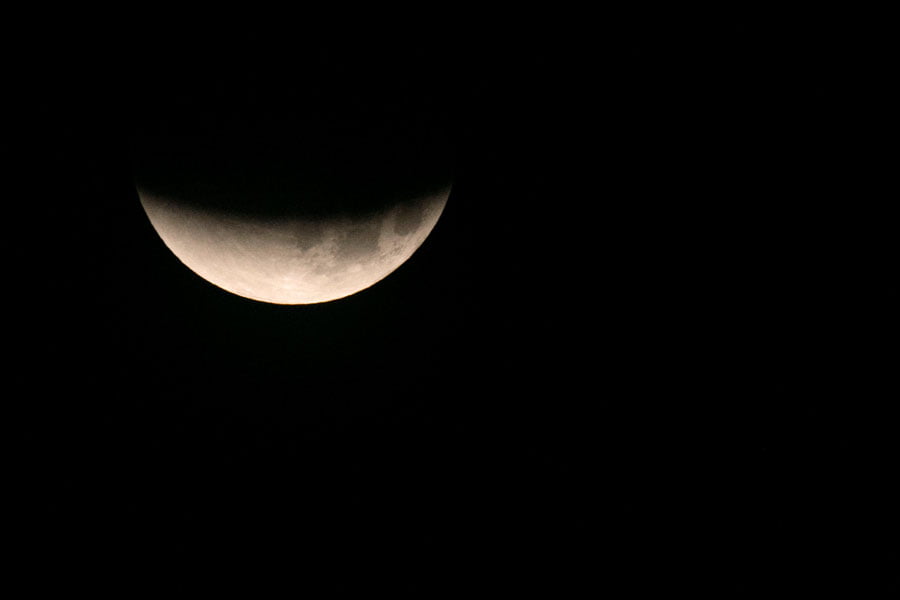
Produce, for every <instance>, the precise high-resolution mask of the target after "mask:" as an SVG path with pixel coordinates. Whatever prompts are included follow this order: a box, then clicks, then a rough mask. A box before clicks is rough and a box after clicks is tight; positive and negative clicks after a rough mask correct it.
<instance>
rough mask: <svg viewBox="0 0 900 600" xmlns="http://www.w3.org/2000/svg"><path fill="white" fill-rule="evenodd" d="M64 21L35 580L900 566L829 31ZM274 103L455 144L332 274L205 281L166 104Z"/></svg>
mask: <svg viewBox="0 0 900 600" xmlns="http://www.w3.org/2000/svg"><path fill="white" fill-rule="evenodd" d="M78 16H79V17H80V18H84V17H85V15H78ZM376 17H377V19H376ZM408 19H412V20H411V21H410V20H408ZM65 21H66V20H65V19H60V21H59V24H57V25H55V26H53V27H49V28H42V29H41V30H40V32H39V33H35V35H34V36H24V37H27V38H28V40H29V41H28V42H27V43H25V42H23V43H21V44H8V49H7V53H6V59H7V62H8V66H9V68H8V70H7V75H6V81H7V82H8V83H9V85H8V86H7V88H6V89H7V94H8V96H9V97H10V98H11V99H12V100H13V104H12V108H11V109H10V110H9V113H8V114H9V116H10V121H11V122H12V127H11V130H12V132H13V134H14V135H12V136H8V137H7V140H8V142H7V144H6V150H7V151H8V153H9V158H10V159H11V160H10V161H7V164H9V165H11V167H12V168H11V173H12V179H13V182H14V183H13V184H12V186H11V187H10V188H9V190H10V191H9V194H10V196H9V199H8V201H7V205H8V206H9V207H10V209H11V210H12V212H11V213H10V214H11V215H12V217H11V218H10V219H9V221H8V222H7V239H8V240H10V241H12V242H13V243H12V244H10V250H9V253H8V255H7V256H8V263H7V264H8V266H9V272H8V281H9V283H10V290H9V291H8V296H9V297H11V298H12V300H13V302H12V307H11V308H10V309H9V311H8V313H7V318H8V323H7V331H8V336H7V343H8V345H9V353H8V356H11V357H12V360H11V362H10V363H9V366H10V372H11V375H10V376H9V378H8V388H7V390H8V391H7V398H8V404H9V405H10V407H11V408H12V414H11V418H10V419H9V420H8V421H7V423H8V425H9V427H10V429H11V430H12V431H11V432H10V433H11V435H10V438H11V439H12V440H13V451H12V453H11V455H10V458H11V462H12V463H13V466H12V469H11V485H10V490H11V492H10V493H11V495H13V496H14V498H15V499H17V500H20V501H21V502H18V503H17V504H16V506H17V508H16V509H15V511H13V512H11V513H10V521H12V524H13V525H14V527H13V528H14V529H15V530H16V532H21V535H18V536H16V537H15V540H16V542H15V549H16V552H15V554H16V555H17V556H18V557H19V563H20V564H22V565H23V566H28V567H36V574H35V575H34V576H33V577H31V578H30V579H29V581H30V582H32V584H33V585H35V586H37V587H43V586H45V585H54V586H56V585H59V586H62V587H63V588H65V587H67V586H70V585H84V584H86V585H90V586H92V587H93V586H100V587H106V586H113V587H116V588H117V589H126V590H128V589H143V588H145V587H154V588H157V587H159V588H162V589H167V590H177V589H191V590H205V589H208V588H210V587H220V586H221V587H224V588H226V589H231V588H235V587H245V588H246V589H248V590H257V591H258V590H260V589H262V588H264V587H265V588H269V587H274V588H279V589H281V590H286V591H288V592H291V593H297V592H299V593H302V592H306V591H311V590H320V589H325V590H331V591H341V590H366V591H369V590H388V591H395V592H396V591H407V590H413V591H420V592H426V591H427V592H432V591H433V590H447V589H450V590H455V591H464V590H465V591H473V590H485V591H495V592H496V591H507V590H539V591H541V592H543V593H563V592H565V591H568V590H595V591H598V592H601V593H602V592H610V593H620V592H622V591H626V592H630V593H641V592H643V591H646V590H651V589H652V590H665V589H682V590H711V591H714V592H718V593H723V594H725V595H727V596H738V597H744V596H747V597H756V596H758V595H759V594H761V593H764V592H768V591H769V590H772V589H775V588H778V589H791V590H795V591H796V590H805V589H811V588H819V587H821V588H823V589H828V588H836V587H845V588H846V589H848V590H850V589H852V590H858V589H861V588H865V587H873V588H877V589H886V588H885V585H888V586H889V585H893V586H894V588H896V577H895V569H896V562H897V550H896V542H891V541H890V532H892V531H893V530H894V526H895V525H896V518H895V517H893V516H891V515H892V511H891V510H890V508H891V506H892V502H891V498H892V497H891V496H890V494H889V493H888V489H889V488H890V485H889V484H890V473H891V471H890V468H889V466H890V464H891V459H892V458H893V457H895V456H896V442H895V440H894V439H893V435H892V434H891V430H892V427H891V421H890V419H889V416H890V410H889V408H888V407H889V406H890V403H891V402H892V398H891V396H890V394H888V393H886V392H885V391H884V388H881V387H880V386H878V385H876V384H875V383H874V382H875V381H876V377H875V375H876V374H878V373H880V372H881V371H882V370H883V369H886V368H888V367H890V366H891V361H890V356H891V355H890V354H889V353H883V352H880V351H879V350H878V348H880V345H879V344H880V342H879V341H878V340H887V339H889V334H890V332H891V331H895V326H896V317H888V316H887V315H889V314H890V311H889V310H888V309H889V307H890V306H891V304H892V302H895V301H896V298H897V289H896V285H892V284H889V283H887V284H883V283H881V281H883V280H881V279H877V278H874V279H872V278H866V277H865V276H863V275H862V274H858V277H857V280H855V281H856V282H857V283H858V284H859V285H860V286H865V287H854V288H853V289H858V290H863V289H864V290H865V291H859V294H860V295H863V296H864V302H865V304H866V305H867V307H868V308H867V309H866V310H865V311H863V312H851V311H850V309H849V308H846V307H847V306H848V304H846V303H845V300H847V299H848V298H849V297H850V296H851V295H853V294H848V293H847V288H848V286H853V285H856V284H854V283H847V284H846V285H844V284H839V283H837V282H836V279H835V276H834V274H835V273H836V272H843V271H845V270H848V269H849V270H853V267H854V265H852V264H849V263H850V260H849V259H848V258H847V255H846V254H845V253H844V247H845V245H849V241H848V240H849V238H850V237H851V233H850V232H849V231H848V229H850V228H852V227H853V226H854V225H851V224H850V223H847V222H844V223H843V225H842V226H840V227H836V226H835V223H836V222H840V215H841V214H843V213H842V210H843V207H844V202H845V199H846V195H845V190H844V188H842V187H841V183H842V181H841V178H840V175H839V173H838V172H836V171H835V169H834V168H833V163H832V161H833V159H834V155H833V152H834V148H835V147H836V146H838V145H839V143H838V142H837V138H838V136H839V135H840V133H841V131H840V127H841V126H840V125H839V124H837V123H835V121H834V120H833V119H832V115H834V114H835V113H834V109H835V105H836V104H837V102H836V98H837V92H838V91H839V89H838V88H839V87H840V86H839V85H838V84H837V83H836V75H835V71H836V70H841V69H844V68H846V66H847V65H846V64H843V63H842V62H841V58H840V57H841V53H840V52H839V51H836V50H835V48H836V47H837V42H835V40H834V39H830V38H828V37H827V36H825V38H824V39H818V38H817V39H815V40H808V41H804V42H803V43H800V42H799V41H797V38H796V37H792V36H788V40H794V41H795V43H788V44H784V43H783V40H781V43H780V45H778V46H777V49H776V41H775V35H774V34H768V33H767V34H763V33H762V31H761V30H758V29H756V28H754V27H750V26H749V25H747V24H745V23H742V22H735V21H728V20H724V22H723V23H720V24H718V26H717V27H715V28H712V29H710V28H701V29H704V31H703V33H704V34H705V35H704V36H702V37H701V36H699V35H693V34H691V35H688V34H686V33H685V34H678V33H677V32H678V31H679V30H678V29H677V28H673V27H667V26H666V25H665V23H662V24H659V23H657V24H656V26H654V27H652V28H651V27H648V26H647V23H646V22H645V21H643V20H639V21H637V22H628V23H627V24H626V23H623V22H619V21H616V20H615V19H611V18H607V19H605V20H604V19H601V20H600V22H597V23H595V22H588V21H582V19H579V18H575V17H574V16H573V17H571V18H566V19H561V20H551V19H549V18H546V19H545V18H543V17H542V16H540V15H532V16H531V18H530V19H525V18H523V17H521V15H519V16H512V15H504V16H502V17H494V18H490V19H489V18H487V16H486V15H481V16H478V17H477V18H476V16H467V17H465V18H461V17H453V16H452V15H445V16H443V17H442V18H437V17H434V16H430V15H429V16H426V15H416V16H413V17H409V16H408V15H406V16H404V17H403V18H402V19H401V18H400V17H399V16H396V17H391V16H386V15H385V14H383V13H378V14H377V15H357V17H356V18H355V19H354V20H353V21H354V23H355V25H352V26H349V25H343V24H342V25H340V26H335V25H334V23H343V21H341V20H337V21H334V20H331V21H329V20H327V19H324V18H322V17H319V16H316V15H312V14H305V13H303V14H301V15H300V16H297V15H292V16H287V15H285V16H284V17H277V16H270V17H266V18H265V19H263V20H262V21H261V22H260V23H249V22H244V21H243V20H237V21H232V22H229V23H227V24H226V23H225V22H219V21H213V20H210V19H187V18H183V16H177V17H176V16H174V14H173V13H165V14H160V15H157V16H152V15H142V16H141V17H140V18H133V17H132V18H130V19H123V21H122V22H121V23H119V24H118V25H115V26H100V25H94V26H91V27H87V28H76V27H70V26H68V25H66V23H65ZM385 21H387V22H388V24H387V25H385V24H384V22H385ZM276 23H277V24H276ZM328 23H331V25H330V26H329V25H328ZM375 23H377V24H378V26H377V27H376V26H375V25H374V24H375ZM410 23H418V26H413V25H411V24H410ZM438 23H440V25H438ZM711 30H712V31H714V32H715V34H714V35H709V33H710V31H711ZM411 32H412V33H411ZM14 39H15V38H14ZM284 116H288V117H289V118H292V119H310V120H311V121H312V122H317V123H319V122H326V121H327V122H328V123H329V124H331V125H330V126H332V125H333V126H336V127H340V126H341V124H342V123H353V124H354V126H355V125H356V124H358V123H360V122H378V123H385V122H387V123H394V122H396V120H397V119H400V120H402V121H403V122H404V123H406V124H407V125H406V126H410V127H414V128H415V127H422V128H429V127H437V128H440V129H441V130H442V131H445V132H449V133H450V137H451V139H452V142H453V143H452V147H453V151H454V153H455V165H454V169H455V173H456V175H455V182H454V187H453V191H452V194H451V197H450V200H449V202H448V204H447V208H446V210H445V212H444V214H443V216H442V217H441V220H440V221H439V222H438V225H437V226H436V228H435V230H434V231H433V232H432V234H431V236H430V237H429V238H428V240H427V241H426V242H425V244H424V245H423V246H422V247H421V248H420V249H419V251H418V252H417V253H416V254H415V255H414V256H413V257H412V258H411V259H410V260H409V261H408V262H407V263H406V264H404V265H403V266H402V267H401V268H400V269H398V270H397V271H396V272H395V273H394V274H392V275H391V276H389V277H388V278H386V279H385V280H383V281H382V282H380V283H378V284H377V285H375V286H373V287H372V288H370V289H367V290H365V291H363V292H360V293H359V294H356V295H354V296H351V297H349V298H346V299H343V300H340V301H336V302H332V303H326V304H322V305H312V306H299V307H286V306H277V305H269V304H263V303H257V302H253V301H250V300H247V299H243V298H240V297H237V296H233V295H230V294H228V293H226V292H224V291H222V290H220V289H218V288H216V287H214V286H212V285H210V284H209V283H207V282H205V281H204V280H202V279H201V278H199V277H197V276H196V275H194V274H193V273H191V272H190V271H189V270H187V269H186V268H185V267H184V266H183V265H181V263H179V262H178V260H177V259H176V258H175V257H174V256H173V255H172V254H171V253H170V252H169V251H168V250H167V249H166V248H165V246H164V245H163V244H162V242H161V240H160V239H159V238H158V237H157V236H156V234H155V232H154V231H153V229H152V227H151V226H150V224H149V222H148V220H147V219H146V216H145V215H144V213H143V211H142V209H141V206H140V203H139V201H138V198H137V194H136V192H135V190H134V187H133V183H132V179H131V170H130V169H131V167H130V162H129V153H130V151H131V149H132V147H133V144H134V140H135V139H137V133H138V132H140V131H146V130H154V131H158V130H165V129H166V128H174V129H178V128H184V127H189V128H196V129H197V130H199V131H201V132H202V131H216V130H218V129H220V128H222V127H229V126H235V124H241V123H245V122H247V121H248V120H255V119H260V118H269V117H272V118H276V117H284ZM826 124H828V125H827V126H826ZM836 215H837V216H838V219H837V221H835V220H832V218H833V217H834V216H836ZM876 220H877V219H876ZM864 224H865V223H864ZM879 231H880V230H879ZM865 237H868V238H869V242H870V243H873V244H874V246H873V247H872V251H871V252H872V254H871V256H874V255H876V254H877V255H878V256H885V255H887V256H891V255H895V251H896V247H895V245H894V244H893V243H892V242H890V241H889V238H886V237H882V236H880V235H879V234H878V233H877V231H876V230H874V229H873V230H872V233H871V235H867V236H865ZM892 253H894V254H892ZM873 283H874V285H873ZM841 307H844V308H843V309H842V308H841ZM848 314H850V315H851V316H850V318H848ZM873 324H874V325H873ZM873 326H875V327H877V330H878V331H879V334H878V335H877V336H875V338H877V340H876V339H875V338H866V339H867V340H868V341H857V342H850V341H848V340H849V338H848V337H847V336H851V335H853V334H858V333H866V334H869V332H871V331H872V327H873ZM848 346H849V347H853V348H856V349H857V351H856V352H855V353H854V356H853V357H852V359H853V360H849V359H848V360H835V359H836V357H837V356H838V355H839V354H840V353H841V352H842V351H846V349H847V348H848ZM857 362H859V363H862V364H863V365H864V366H863V367H861V370H856V367H857V366H858V365H857ZM876 540H877V541H876ZM205 565H211V568H209V569H208V568H207V567H206V566H205ZM260 567H261V568H262V570H258V568H260Z"/></svg>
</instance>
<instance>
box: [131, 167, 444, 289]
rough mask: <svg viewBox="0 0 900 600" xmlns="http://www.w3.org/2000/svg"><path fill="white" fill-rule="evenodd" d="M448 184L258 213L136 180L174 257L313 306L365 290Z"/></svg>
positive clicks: (408, 250)
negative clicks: (367, 200)
mask: <svg viewBox="0 0 900 600" xmlns="http://www.w3.org/2000/svg"><path fill="white" fill-rule="evenodd" d="M449 193H450V184H449V183H447V184H446V185H445V186H443V187H441V188H440V189H438V190H431V191H429V192H428V193H426V194H422V195H420V196H418V197H414V198H411V199H410V198H405V199H403V201H399V202H396V203H393V204H391V205H388V206H383V207H382V208H381V209H379V210H377V211H374V212H370V213H369V214H358V213H357V214H352V213H351V214H333V215H317V216H315V217H310V216H302V215H301V216H298V215H285V216H262V215H247V214H237V213H233V212H229V211H224V210H214V209H211V208H209V207H203V206H198V205H196V204H191V203H185V202H181V201H179V199H178V198H176V197H172V196H167V195H164V194H159V193H158V192H155V191H152V190H149V189H145V188H142V187H141V186H140V185H138V195H139V197H140V200H141V204H142V205H143V207H144V210H145V211H146V213H147V216H148V217H149V219H150V223H151V224H152V225H153V227H154V229H156V232H157V233H158V234H159V236H160V237H161V238H162V240H163V242H164V243H165V244H166V246H168V248H169V249H170V250H171V251H172V252H173V253H174V254H175V256H176V257H178V259H179V260H180V261H181V262H182V263H184V264H185V265H186V266H187V267H188V268H189V269H191V270H192V271H194V272H195V273H196V274H198V275H200V276H201V277H203V278H204V279H206V280H207V281H209V282H210V283H213V284H215V285H216V286H218V287H220V288H222V289H224V290H227V291H229V292H231V293H234V294H237V295H239V296H243V297H245V298H250V299H253V300H259V301H262V302H270V303H275V304H314V303H320V302H328V301H331V300H337V299H339V298H344V297H346V296H349V295H351V294H355V293H356V292H359V291H360V290H363V289H366V288H368V287H370V286H371V285H373V284H375V283H377V282H378V281H380V280H381V279H383V278H385V277H386V276H387V275H389V274H390V273H391V272H393V271H394V270H395V269H397V267H399V266H400V265H401V264H403V263H404V262H405V261H406V260H407V259H409V257H410V256H412V254H413V253H414V252H415V251H416V250H417V249H418V248H419V246H421V245H422V243H423V242H424V241H425V238H427V237H428V235H429V233H431V231H432V229H433V228H434V226H435V224H436V223H437V221H438V218H439V217H440V216H441V213H442V212H443V210H444V206H445V205H446V203H447V198H448V196H449Z"/></svg>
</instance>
